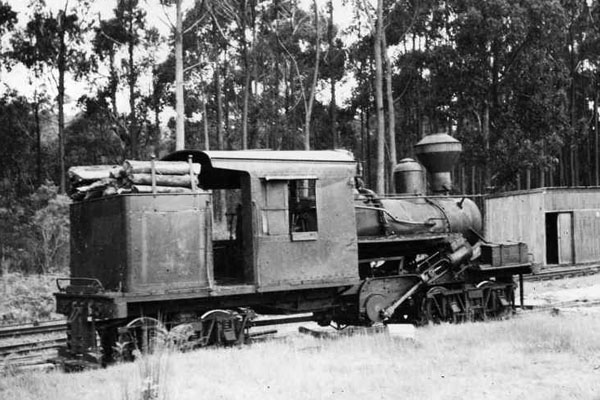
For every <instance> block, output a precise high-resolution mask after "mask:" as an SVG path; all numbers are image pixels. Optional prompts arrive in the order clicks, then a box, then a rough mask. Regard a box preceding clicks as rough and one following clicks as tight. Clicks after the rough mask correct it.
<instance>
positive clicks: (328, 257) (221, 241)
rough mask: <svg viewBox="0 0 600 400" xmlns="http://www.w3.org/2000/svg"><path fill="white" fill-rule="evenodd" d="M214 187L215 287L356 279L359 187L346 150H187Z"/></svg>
mask: <svg viewBox="0 0 600 400" xmlns="http://www.w3.org/2000/svg"><path fill="white" fill-rule="evenodd" d="M188 157H191V158H192V160H193V162H195V163H199V164H200V165H201V173H200V176H199V186H200V187H201V188H202V189H204V190H210V191H212V193H213V221H214V224H213V227H212V229H213V232H212V235H213V242H212V245H213V254H214V262H213V268H214V271H213V276H214V283H215V290H217V291H218V290H219V287H224V286H229V285H236V284H243V285H248V287H249V288H251V290H254V291H256V292H276V291H287V290H298V289H313V288H322V287H337V286H340V285H351V284H355V283H356V282H357V281H358V279H359V277H358V271H357V268H356V260H357V257H358V247H357V235H356V220H355V215H354V203H353V200H352V199H353V189H354V173H355V171H356V163H355V161H354V158H353V156H352V155H351V154H350V153H348V152H345V151H319V152H296V151H288V152H273V151H264V150H263V151H258V150H256V151H254V150H251V151H207V152H202V151H180V152H175V153H173V154H170V155H169V156H167V157H166V158H165V159H164V160H166V161H177V160H180V161H183V160H187V159H188Z"/></svg>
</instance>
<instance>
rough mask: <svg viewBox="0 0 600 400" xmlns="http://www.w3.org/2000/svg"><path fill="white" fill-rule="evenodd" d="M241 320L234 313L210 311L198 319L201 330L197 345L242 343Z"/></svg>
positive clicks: (242, 328) (242, 329)
mask: <svg viewBox="0 0 600 400" xmlns="http://www.w3.org/2000/svg"><path fill="white" fill-rule="evenodd" d="M242 320H243V318H242V317H241V316H240V315H239V314H238V313H236V312H233V311H228V310H212V311H208V312H206V313H204V315H202V317H201V318H200V322H201V324H202V329H201V331H200V339H199V343H200V345H201V346H208V345H222V344H233V343H243V341H244V327H243V325H242Z"/></svg>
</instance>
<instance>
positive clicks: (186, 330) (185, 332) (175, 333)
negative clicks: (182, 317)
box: [169, 324, 197, 351]
mask: <svg viewBox="0 0 600 400" xmlns="http://www.w3.org/2000/svg"><path fill="white" fill-rule="evenodd" d="M195 337H196V332H195V330H194V326H193V325H192V324H180V325H177V326H174V327H173V328H172V329H171V330H170V331H169V344H172V345H173V346H174V347H175V348H176V349H177V350H179V351H187V350H191V349H192V348H193V347H194V345H195V344H196V343H197V341H195V340H194V338H195Z"/></svg>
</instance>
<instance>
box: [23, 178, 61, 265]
mask: <svg viewBox="0 0 600 400" xmlns="http://www.w3.org/2000/svg"><path fill="white" fill-rule="evenodd" d="M31 197H32V200H33V202H34V203H35V202H37V203H39V204H44V203H45V206H44V207H42V208H40V209H38V210H37V211H35V213H34V214H33V217H32V218H31V225H32V227H33V228H34V230H35V233H36V239H37V240H36V242H37V243H34V244H35V248H34V251H35V254H36V260H37V264H38V266H39V269H40V272H60V271H64V270H66V268H67V266H68V262H69V203H70V200H69V198H68V197H67V196H65V195H59V194H58V191H57V187H56V186H54V185H52V184H48V183H47V184H45V185H42V186H40V188H39V189H38V190H37V192H36V193H34V194H33V195H32V196H31Z"/></svg>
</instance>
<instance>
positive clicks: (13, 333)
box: [0, 321, 67, 339]
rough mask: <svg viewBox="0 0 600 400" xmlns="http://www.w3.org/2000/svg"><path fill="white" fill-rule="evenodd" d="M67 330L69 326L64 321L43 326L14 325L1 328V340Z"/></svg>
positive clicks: (43, 324) (42, 324)
mask: <svg viewBox="0 0 600 400" xmlns="http://www.w3.org/2000/svg"><path fill="white" fill-rule="evenodd" d="M66 330H67V324H66V323H65V322H64V321H60V322H50V323H41V324H35V325H34V324H26V325H12V326H7V327H0V339H4V338H10V337H20V336H28V335H37V334H41V333H54V332H63V331H66Z"/></svg>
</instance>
